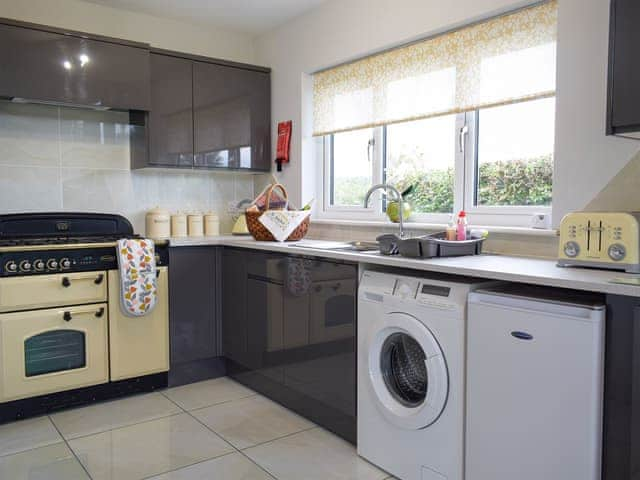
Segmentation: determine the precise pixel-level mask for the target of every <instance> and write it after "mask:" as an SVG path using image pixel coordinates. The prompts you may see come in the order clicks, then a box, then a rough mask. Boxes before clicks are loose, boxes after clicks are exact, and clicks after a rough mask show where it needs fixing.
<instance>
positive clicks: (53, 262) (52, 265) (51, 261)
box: [47, 258, 58, 270]
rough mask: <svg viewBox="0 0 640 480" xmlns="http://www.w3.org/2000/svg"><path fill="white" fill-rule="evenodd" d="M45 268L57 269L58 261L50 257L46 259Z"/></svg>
mask: <svg viewBox="0 0 640 480" xmlns="http://www.w3.org/2000/svg"><path fill="white" fill-rule="evenodd" d="M47 268H48V269H49V270H57V269H58V261H57V260H55V259H53V258H50V259H49V260H47Z"/></svg>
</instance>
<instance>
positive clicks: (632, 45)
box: [607, 0, 640, 139]
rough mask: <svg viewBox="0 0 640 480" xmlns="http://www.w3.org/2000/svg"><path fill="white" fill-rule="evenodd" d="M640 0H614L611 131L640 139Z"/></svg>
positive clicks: (608, 128)
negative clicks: (639, 49)
mask: <svg viewBox="0 0 640 480" xmlns="http://www.w3.org/2000/svg"><path fill="white" fill-rule="evenodd" d="M638 22H640V2H638V0H612V1H611V25H610V31H609V35H610V38H609V99H608V106H607V134H609V135H621V136H626V137H632V138H638V139H640V89H639V88H638V85H640V63H638V60H637V56H638V55H637V49H638V45H640V28H638Z"/></svg>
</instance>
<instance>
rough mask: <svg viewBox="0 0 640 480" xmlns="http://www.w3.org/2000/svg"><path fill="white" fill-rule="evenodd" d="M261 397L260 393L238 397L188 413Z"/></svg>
mask: <svg viewBox="0 0 640 480" xmlns="http://www.w3.org/2000/svg"><path fill="white" fill-rule="evenodd" d="M259 396H260V394H259V393H254V394H251V395H247V396H246V397H238V398H234V399H232V400H225V401H224V402H220V403H214V404H212V405H207V406H206V407H198V408H194V409H193V410H186V411H187V412H199V411H200V410H204V409H206V408H211V407H217V406H218V405H225V404H227V403H231V402H237V401H238V400H246V399H247V398H253V397H259Z"/></svg>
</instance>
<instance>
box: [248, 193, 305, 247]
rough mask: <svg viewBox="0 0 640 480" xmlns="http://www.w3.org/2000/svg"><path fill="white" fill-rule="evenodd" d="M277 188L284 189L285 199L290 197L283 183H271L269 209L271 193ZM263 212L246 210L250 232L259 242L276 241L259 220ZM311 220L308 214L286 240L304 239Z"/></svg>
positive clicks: (268, 196)
mask: <svg viewBox="0 0 640 480" xmlns="http://www.w3.org/2000/svg"><path fill="white" fill-rule="evenodd" d="M276 188H279V189H280V190H281V191H282V194H283V196H284V199H285V200H286V199H287V198H288V195H287V190H286V189H285V188H284V186H283V185H282V184H280V183H275V184H273V185H271V187H269V190H267V201H266V207H267V210H269V207H270V205H271V194H272V193H273V191H274V190H275V189H276ZM263 213H264V212H252V211H249V210H247V211H246V217H247V228H248V229H249V233H251V235H252V236H253V238H255V239H256V240H258V241H259V242H275V241H277V240H276V239H275V238H274V237H273V235H272V234H271V232H270V231H269V230H268V229H267V228H266V227H265V226H264V225H263V224H262V223H261V222H260V220H259V219H260V217H261V216H262V214H263ZM310 221H311V219H310V217H309V216H307V217H306V218H305V219H304V220H303V221H302V222H300V225H298V226H297V227H296V229H295V230H294V231H293V232H291V235H289V236H288V237H287V239H286V240H285V241H286V242H295V241H298V240H302V239H303V238H304V237H305V235H306V234H307V232H308V231H309V223H310Z"/></svg>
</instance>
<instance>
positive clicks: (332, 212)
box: [316, 127, 386, 221]
mask: <svg viewBox="0 0 640 480" xmlns="http://www.w3.org/2000/svg"><path fill="white" fill-rule="evenodd" d="M371 140H373V144H372V145H371V146H370V147H368V148H369V150H368V155H370V157H369V163H370V167H371V169H372V172H371V173H372V175H371V186H373V185H377V184H379V183H382V165H383V155H384V148H383V142H384V138H383V129H382V127H375V128H374V129H373V137H372V139H371ZM331 142H332V136H331V135H325V136H324V137H320V138H319V139H318V142H317V144H316V158H321V159H322V161H321V162H318V163H320V164H321V169H322V172H321V175H319V176H318V177H319V179H320V184H319V185H318V187H319V189H318V191H320V192H322V211H321V212H318V214H317V217H318V218H327V219H337V220H369V221H383V220H384V219H385V218H386V216H385V214H384V212H382V211H381V209H380V208H377V205H378V201H377V199H378V198H380V197H378V196H377V194H376V195H374V196H373V197H372V198H371V201H370V202H369V206H368V207H367V208H364V205H362V206H355V205H352V206H342V205H331V161H332V159H331V150H332V145H331Z"/></svg>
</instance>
